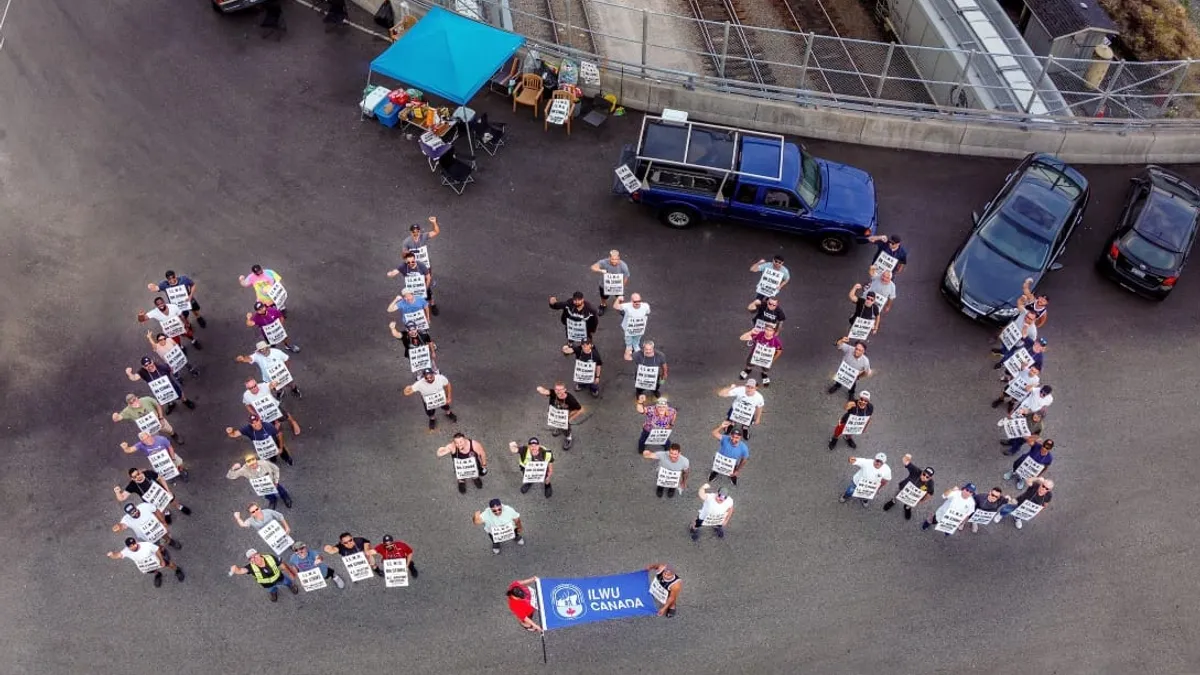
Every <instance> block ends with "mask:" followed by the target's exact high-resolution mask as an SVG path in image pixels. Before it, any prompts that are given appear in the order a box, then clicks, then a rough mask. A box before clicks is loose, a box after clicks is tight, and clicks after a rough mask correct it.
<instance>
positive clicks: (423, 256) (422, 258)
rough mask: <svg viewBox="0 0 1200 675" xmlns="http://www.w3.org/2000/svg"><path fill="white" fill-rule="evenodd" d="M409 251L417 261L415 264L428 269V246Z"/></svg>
mask: <svg viewBox="0 0 1200 675" xmlns="http://www.w3.org/2000/svg"><path fill="white" fill-rule="evenodd" d="M409 250H411V251H412V254H413V257H414V258H416V259H417V262H419V263H421V264H422V265H424V266H426V267H429V246H422V247H420V248H414V249H409Z"/></svg>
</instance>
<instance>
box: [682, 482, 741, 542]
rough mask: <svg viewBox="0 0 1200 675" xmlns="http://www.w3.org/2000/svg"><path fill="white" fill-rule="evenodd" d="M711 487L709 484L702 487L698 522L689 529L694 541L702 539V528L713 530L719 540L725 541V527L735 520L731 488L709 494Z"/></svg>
mask: <svg viewBox="0 0 1200 675" xmlns="http://www.w3.org/2000/svg"><path fill="white" fill-rule="evenodd" d="M710 487H711V486H710V485H709V484H708V483H705V484H704V485H701V486H700V492H699V495H700V501H701V502H702V504H701V506H700V511H699V513H697V514H696V522H694V523H692V526H691V527H690V528H689V532H690V534H691V536H692V541H698V540H699V539H700V528H701V527H711V528H713V534H714V535H716V537H717V539H724V538H725V526H726V525H728V524H729V519H730V518H733V497H730V496H729V488H727V487H722V488H721V489H719V490H717V491H716V493H715V494H709V492H708V490H709V488H710Z"/></svg>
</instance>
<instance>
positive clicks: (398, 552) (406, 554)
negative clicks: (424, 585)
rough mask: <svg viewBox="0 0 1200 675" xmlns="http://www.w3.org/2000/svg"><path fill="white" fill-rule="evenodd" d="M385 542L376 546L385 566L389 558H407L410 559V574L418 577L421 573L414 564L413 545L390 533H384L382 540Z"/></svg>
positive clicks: (376, 552)
mask: <svg viewBox="0 0 1200 675" xmlns="http://www.w3.org/2000/svg"><path fill="white" fill-rule="evenodd" d="M381 541H382V542H383V543H382V544H379V545H377V546H376V547H375V554H376V555H378V556H379V559H380V560H382V561H383V563H384V564H383V566H384V567H386V566H387V561H389V560H406V561H408V565H407V567H408V575H409V576H411V577H412V578H414V579H416V578H417V577H418V576H420V574H419V573H418V572H417V566H416V565H414V564H413V550H412V547H411V546H409V545H408V544H406V543H404V542H402V541H396V538H395V537H393V536H392V535H390V534H385V535H383V539H382V540H381Z"/></svg>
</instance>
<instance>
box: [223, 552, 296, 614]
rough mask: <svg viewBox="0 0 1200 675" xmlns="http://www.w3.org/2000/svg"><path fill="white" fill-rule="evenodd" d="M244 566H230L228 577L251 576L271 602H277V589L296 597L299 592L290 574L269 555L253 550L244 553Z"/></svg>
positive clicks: (277, 560) (276, 559) (289, 571)
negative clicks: (267, 594)
mask: <svg viewBox="0 0 1200 675" xmlns="http://www.w3.org/2000/svg"><path fill="white" fill-rule="evenodd" d="M246 563H247V564H245V565H232V566H230V568H229V576H233V575H235V574H252V575H254V580H255V581H256V582H258V585H259V587H260V588H262V589H263V590H264V591H266V592H267V593H269V594H270V596H271V602H279V587H280V586H283V587H285V588H287V589H288V590H289V591H291V592H292V595H296V594H297V593H299V592H300V589H299V588H296V584H295V583H294V582H293V581H292V572H291V570H289V569H288V568H287V567H286V566H284V565H280V564H279V559H278V558H276V557H275V556H273V555H271V554H270V553H259V552H258V551H256V550H255V549H250V550H248V551H246Z"/></svg>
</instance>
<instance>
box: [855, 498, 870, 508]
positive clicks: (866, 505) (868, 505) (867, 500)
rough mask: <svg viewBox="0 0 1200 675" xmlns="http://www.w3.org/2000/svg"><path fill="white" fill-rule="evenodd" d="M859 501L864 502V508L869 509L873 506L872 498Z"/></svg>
mask: <svg viewBox="0 0 1200 675" xmlns="http://www.w3.org/2000/svg"><path fill="white" fill-rule="evenodd" d="M858 501H860V502H862V507H863V508H864V509H869V508H871V500H869V499H860V500H858Z"/></svg>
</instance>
